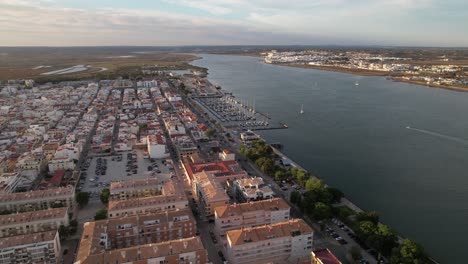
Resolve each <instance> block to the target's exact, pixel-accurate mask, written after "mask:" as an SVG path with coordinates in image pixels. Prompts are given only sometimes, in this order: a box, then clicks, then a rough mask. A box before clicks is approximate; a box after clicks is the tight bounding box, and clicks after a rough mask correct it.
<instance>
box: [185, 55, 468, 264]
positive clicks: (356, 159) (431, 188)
mask: <svg viewBox="0 0 468 264" xmlns="http://www.w3.org/2000/svg"><path fill="white" fill-rule="evenodd" d="M200 56H202V57H203V59H201V60H198V61H195V62H193V64H194V65H196V66H201V67H206V68H208V69H209V78H210V80H212V81H214V82H216V83H217V84H220V85H221V86H222V88H223V89H224V90H227V91H230V92H233V93H234V95H236V96H237V97H239V98H244V99H246V98H249V99H250V100H253V99H255V102H256V108H258V110H259V111H261V112H264V113H268V114H269V115H270V116H272V117H273V118H274V121H273V122H278V121H282V122H285V123H287V124H288V125H289V127H290V128H289V129H286V130H272V131H266V132H262V135H263V137H264V138H265V139H267V140H268V141H270V142H281V143H283V144H284V146H285V148H284V152H285V154H287V155H288V156H290V157H291V158H292V159H294V160H295V161H297V162H298V163H300V164H301V165H302V166H304V167H305V168H306V169H308V170H310V171H311V172H312V173H313V174H315V175H317V176H318V177H321V178H323V179H325V181H326V182H327V183H328V184H330V185H332V186H335V187H338V188H339V189H341V190H342V191H344V193H345V194H346V196H347V197H349V198H350V199H351V200H352V201H354V202H355V203H356V204H357V205H358V206H360V207H361V208H363V209H365V210H375V211H378V212H379V214H380V215H381V219H382V221H383V222H385V223H386V224H389V225H390V226H391V227H393V228H394V229H395V230H396V231H397V232H399V233H401V234H402V235H404V236H406V237H409V238H411V239H414V240H416V241H418V242H419V243H421V244H422V245H423V246H424V247H425V248H426V250H427V251H428V252H429V253H430V255H431V256H432V257H434V258H435V259H436V260H438V261H439V262H441V263H466V259H468V251H467V250H466V245H467V244H468V243H467V242H465V241H466V236H467V235H468V225H467V224H468V203H467V201H468V170H467V169H468V145H467V143H468V93H462V92H455V91H448V90H443V89H436V88H429V87H424V86H418V85H412V84H406V83H398V82H392V81H389V80H386V79H385V78H382V77H362V76H355V75H350V74H344V73H337V72H327V71H318V70H311V69H300V68H289V67H283V66H277V65H269V64H264V63H263V62H261V60H260V59H259V58H253V57H244V56H227V55H204V54H203V55H200ZM356 81H359V84H360V85H359V86H356V85H354V83H355V82H356ZM301 104H304V112H305V113H304V114H303V115H300V114H299V110H300V107H301ZM273 122H272V123H273ZM407 126H409V127H410V128H407Z"/></svg>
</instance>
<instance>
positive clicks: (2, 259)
mask: <svg viewBox="0 0 468 264" xmlns="http://www.w3.org/2000/svg"><path fill="white" fill-rule="evenodd" d="M11 263H45V264H52V263H61V246H60V238H59V234H58V232H57V231H48V232H42V233H34V234H30V235H19V236H13V237H6V238H0V264H11Z"/></svg>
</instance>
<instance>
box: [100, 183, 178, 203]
mask: <svg viewBox="0 0 468 264" xmlns="http://www.w3.org/2000/svg"><path fill="white" fill-rule="evenodd" d="M171 183H172V182H168V183H166V185H171ZM164 186H165V185H164V184H163V183H162V182H161V181H160V180H158V179H155V178H148V179H139V180H130V181H120V182H112V183H111V185H110V187H109V191H110V199H111V200H127V199H130V198H137V197H148V196H155V195H160V194H161V193H162V190H163V187H164ZM166 192H167V191H166Z"/></svg>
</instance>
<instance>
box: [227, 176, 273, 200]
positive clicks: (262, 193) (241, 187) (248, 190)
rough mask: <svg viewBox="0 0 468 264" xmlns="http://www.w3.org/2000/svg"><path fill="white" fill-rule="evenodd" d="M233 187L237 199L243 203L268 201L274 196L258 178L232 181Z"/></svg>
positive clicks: (261, 179)
mask: <svg viewBox="0 0 468 264" xmlns="http://www.w3.org/2000/svg"><path fill="white" fill-rule="evenodd" d="M233 186H234V191H235V193H236V195H237V197H238V198H239V199H242V200H244V201H255V200H263V199H270V198H273V195H274V194H275V193H274V192H273V190H272V189H271V187H270V186H268V185H266V184H265V183H264V182H263V178H260V177H253V178H245V179H239V180H236V181H234V184H233Z"/></svg>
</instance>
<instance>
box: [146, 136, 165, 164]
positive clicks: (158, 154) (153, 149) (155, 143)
mask: <svg viewBox="0 0 468 264" xmlns="http://www.w3.org/2000/svg"><path fill="white" fill-rule="evenodd" d="M146 146H147V148H148V155H149V157H150V158H152V159H163V158H167V157H169V153H168V152H167V150H166V142H165V138H164V137H163V136H162V135H161V134H156V135H148V136H147V137H146Z"/></svg>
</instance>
